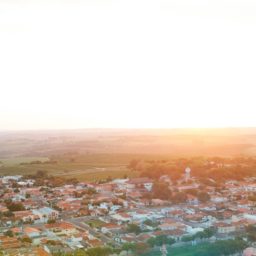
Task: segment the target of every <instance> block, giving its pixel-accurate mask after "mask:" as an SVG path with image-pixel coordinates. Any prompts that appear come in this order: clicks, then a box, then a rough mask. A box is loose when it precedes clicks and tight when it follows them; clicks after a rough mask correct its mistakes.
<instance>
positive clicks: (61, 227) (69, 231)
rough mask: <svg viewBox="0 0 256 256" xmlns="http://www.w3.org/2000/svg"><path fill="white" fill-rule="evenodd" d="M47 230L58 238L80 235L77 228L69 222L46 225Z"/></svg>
mask: <svg viewBox="0 0 256 256" xmlns="http://www.w3.org/2000/svg"><path fill="white" fill-rule="evenodd" d="M45 228H46V229H48V230H49V231H51V232H54V233H55V234H56V235H57V236H62V235H67V236H70V235H75V234H77V233H78V230H77V229H76V227H75V226H74V225H72V224H71V223H69V222H60V223H53V224H46V225H45Z"/></svg>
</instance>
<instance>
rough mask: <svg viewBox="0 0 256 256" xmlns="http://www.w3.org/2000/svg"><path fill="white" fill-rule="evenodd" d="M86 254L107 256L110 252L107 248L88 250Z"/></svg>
mask: <svg viewBox="0 0 256 256" xmlns="http://www.w3.org/2000/svg"><path fill="white" fill-rule="evenodd" d="M86 253H87V254H88V256H108V255H110V254H111V253H112V250H111V248H109V247H95V248H90V249H88V250H87V251H86Z"/></svg>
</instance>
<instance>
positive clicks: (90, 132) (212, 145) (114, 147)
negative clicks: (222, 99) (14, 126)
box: [0, 128, 256, 159]
mask: <svg viewBox="0 0 256 256" xmlns="http://www.w3.org/2000/svg"><path fill="white" fill-rule="evenodd" d="M69 152H75V153H81V154H95V153H109V154H115V153H118V154H120V153H126V154H157V155H160V154H164V155H167V154H168V155H173V156H182V155H184V156H186V155H206V156H209V155H214V156H234V155H255V154H256V128H222V129H82V130H58V131H56V130H54V131H19V132H7V131H5V132H4V131H3V132H0V159H1V158H6V157H13V156H45V157H48V156H51V155H59V154H65V153H69Z"/></svg>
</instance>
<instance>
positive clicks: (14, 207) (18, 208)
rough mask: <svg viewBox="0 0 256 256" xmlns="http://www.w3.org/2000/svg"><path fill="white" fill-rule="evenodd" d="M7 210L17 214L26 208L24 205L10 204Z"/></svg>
mask: <svg viewBox="0 0 256 256" xmlns="http://www.w3.org/2000/svg"><path fill="white" fill-rule="evenodd" d="M6 206H7V208H8V210H9V211H11V212H16V211H24V210H25V207H24V206H23V204H22V203H14V202H10V203H7V204H6Z"/></svg>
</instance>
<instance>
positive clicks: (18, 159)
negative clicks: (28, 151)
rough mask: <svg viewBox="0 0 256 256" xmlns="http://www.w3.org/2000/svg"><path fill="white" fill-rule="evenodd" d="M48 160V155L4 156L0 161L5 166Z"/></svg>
mask: <svg viewBox="0 0 256 256" xmlns="http://www.w3.org/2000/svg"><path fill="white" fill-rule="evenodd" d="M48 160H49V158H48V157H14V158H3V159H0V162H1V163H2V164H3V165H4V166H5V167H11V166H17V165H20V164H21V163H30V162H32V161H41V162H45V161H48Z"/></svg>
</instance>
